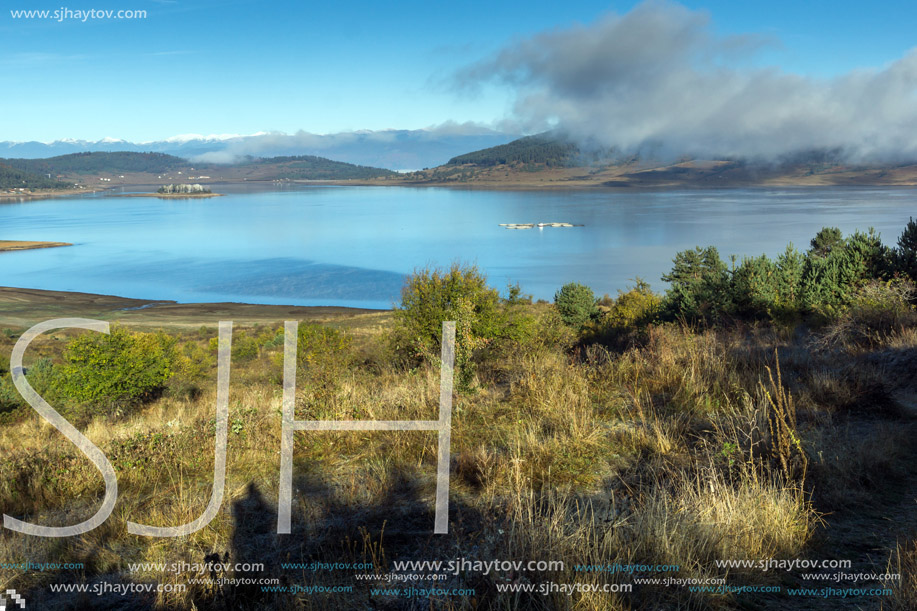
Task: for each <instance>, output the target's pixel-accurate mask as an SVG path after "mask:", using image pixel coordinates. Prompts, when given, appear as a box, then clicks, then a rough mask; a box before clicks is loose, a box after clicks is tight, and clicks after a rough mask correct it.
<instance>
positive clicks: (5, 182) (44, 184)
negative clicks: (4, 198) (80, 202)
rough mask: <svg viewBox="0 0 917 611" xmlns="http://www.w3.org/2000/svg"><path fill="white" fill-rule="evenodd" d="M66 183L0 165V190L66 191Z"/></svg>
mask: <svg viewBox="0 0 917 611" xmlns="http://www.w3.org/2000/svg"><path fill="white" fill-rule="evenodd" d="M71 186H73V185H69V184H67V183H63V182H58V181H56V180H49V179H48V177H47V176H40V175H38V174H32V173H31V172H23V171H22V170H19V169H16V168H11V167H9V166H7V165H3V164H0V189H66V188H67V187H71Z"/></svg>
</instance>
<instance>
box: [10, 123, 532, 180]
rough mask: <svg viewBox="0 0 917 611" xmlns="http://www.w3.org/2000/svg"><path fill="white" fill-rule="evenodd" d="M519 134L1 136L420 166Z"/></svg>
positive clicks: (116, 148) (214, 159)
mask: <svg viewBox="0 0 917 611" xmlns="http://www.w3.org/2000/svg"><path fill="white" fill-rule="evenodd" d="M516 137H517V136H514V135H510V134H504V133H500V132H497V131H493V130H489V129H486V128H479V127H473V126H468V125H458V124H456V125H445V126H440V127H437V128H431V129H418V130H383V131H369V130H363V131H355V132H341V133H336V134H323V135H319V134H311V133H308V132H303V131H300V132H297V133H295V134H284V133H279V132H258V133H255V134H251V135H239V134H212V135H202V134H184V135H180V136H173V137H171V138H166V139H164V140H157V141H152V142H130V141H128V140H120V139H116V138H103V139H101V140H95V141H89V140H73V139H63V140H55V141H53V142H36V141H30V142H10V141H0V157H4V158H19V159H41V158H47V157H56V156H60V155H68V154H72V153H84V152H136V153H166V154H169V155H175V156H177V157H182V158H184V159H188V160H190V161H192V162H196V163H201V164H203V163H233V162H237V161H241V160H243V159H244V158H246V157H262V158H264V157H280V156H302V155H314V156H319V157H325V158H330V159H334V160H336V161H342V162H345V163H351V164H355V165H361V166H371V167H379V168H387V169H390V170H400V171H404V170H419V169H421V168H427V167H434V166H438V165H442V164H445V163H446V162H447V161H449V160H450V159H452V158H453V157H456V156H458V155H462V154H464V153H467V152H468V151H475V150H479V149H485V148H489V147H493V146H497V145H501V144H505V143H507V142H510V141H512V140H513V139H515V138H516Z"/></svg>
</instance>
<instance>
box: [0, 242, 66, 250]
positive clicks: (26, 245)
mask: <svg viewBox="0 0 917 611" xmlns="http://www.w3.org/2000/svg"><path fill="white" fill-rule="evenodd" d="M58 246H73V244H71V243H70V242H36V241H32V240H0V252H15V251H17V250H34V249H37V248H57V247H58Z"/></svg>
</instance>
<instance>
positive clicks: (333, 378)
mask: <svg viewBox="0 0 917 611" xmlns="http://www.w3.org/2000/svg"><path fill="white" fill-rule="evenodd" d="M296 340H297V343H296V369H297V371H296V379H297V381H298V383H299V384H301V385H302V386H304V387H305V386H308V387H309V389H310V391H311V392H312V393H313V394H315V395H322V396H323V397H324V396H326V395H329V394H332V393H333V392H334V391H335V389H337V388H338V386H339V384H340V382H341V381H342V380H343V378H344V375H345V374H346V373H347V371H348V370H349V369H350V367H351V366H352V365H353V363H354V360H355V354H354V350H353V339H352V338H351V337H350V336H349V335H347V334H346V333H344V332H343V331H341V330H339V329H335V328H334V327H329V326H326V325H320V324H317V323H300V325H299V330H298V332H297V338H296ZM276 359H277V361H278V363H282V359H283V354H282V353H278V354H277V357H276ZM313 398H317V397H313Z"/></svg>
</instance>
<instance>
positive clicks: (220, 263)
mask: <svg viewBox="0 0 917 611" xmlns="http://www.w3.org/2000/svg"><path fill="white" fill-rule="evenodd" d="M217 190H220V191H222V192H227V191H226V188H222V187H221V188H219V189H217ZM233 191H234V192H233V193H231V194H229V195H227V196H226V197H219V198H213V199H198V200H159V199H155V198H125V197H112V196H94V197H83V198H75V199H57V200H43V201H34V202H15V203H10V202H8V203H0V239H13V240H48V241H61V242H73V243H74V244H75V246H73V247H69V248H52V249H45V250H33V251H23V252H12V253H2V254H0V285H3V286H18V287H28V288H40V289H53V290H65V291H81V292H88V293H102V294H109V295H121V296H125V297H137V298H144V299H163V300H165V299H169V300H176V301H180V302H212V301H242V302H250V303H272V304H294V305H346V306H359V307H380V308H386V307H391V305H392V304H393V302H397V300H398V294H399V291H400V288H401V285H402V282H403V279H404V275H405V274H409V273H411V272H412V271H413V270H414V269H415V268H418V267H423V266H426V265H440V266H446V265H448V264H449V263H451V262H452V261H456V260H460V261H463V262H471V263H477V264H478V266H479V267H480V268H482V269H483V270H484V271H485V272H486V274H487V276H488V279H489V281H490V283H491V285H493V286H494V287H496V288H499V289H501V290H502V289H504V288H505V287H506V285H507V284H508V283H511V282H512V283H515V282H519V283H520V284H521V285H522V288H523V290H524V292H526V293H530V294H532V295H534V296H535V297H536V298H544V299H551V298H552V297H553V295H554V292H555V291H556V290H557V289H558V288H560V286H561V285H563V284H564V283H566V282H570V281H577V282H581V283H584V284H587V285H589V286H591V287H592V288H593V290H594V291H595V292H596V293H597V294H598V295H601V294H603V293H610V294H612V295H613V294H615V292H616V291H617V290H618V289H624V288H625V287H626V286H627V285H628V284H629V283H630V282H629V280H630V279H633V278H634V277H636V276H641V277H643V278H644V279H646V280H648V281H649V282H650V283H651V284H652V285H653V286H654V288H656V289H657V290H663V289H664V288H665V286H664V283H662V282H661V281H660V279H659V277H660V275H662V274H663V273H664V272H666V271H668V270H669V268H670V267H671V260H672V257H673V256H674V255H675V253H676V252H678V251H679V250H684V249H686V248H692V247H694V246H697V245H708V244H713V245H715V246H717V247H718V248H719V250H720V254H721V255H722V256H723V257H724V259H727V257H728V255H730V254H736V255H740V256H741V255H760V254H761V253H767V254H769V255H776V254H777V253H779V252H780V251H782V250H783V249H784V248H785V246H786V244H787V243H788V242H792V243H794V244H795V245H796V246H797V247H798V248H800V249H805V248H806V247H807V246H808V242H809V240H810V239H811V238H812V236H813V235H815V233H816V232H817V231H818V229H819V228H821V227H823V226H826V225H832V226H838V227H840V228H841V229H842V230H843V231H844V232H845V233H847V232H850V231H853V230H854V229H858V228H859V229H864V230H865V229H866V228H868V227H870V226H873V227H875V228H876V229H877V230H878V231H880V232H881V234H882V237H883V239H884V240H885V242H886V243H888V244H894V242H895V241H896V240H897V237H898V235H900V233H901V230H902V229H903V228H904V225H905V223H907V220H908V217H909V216H911V215H915V214H917V205H915V204H917V189H903V188H883V189H872V188H844V189H833V188H808V189H802V188H800V189H734V190H715V191H713V190H711V191H667V192H666V191H655V192H653V191H634V192H610V191H571V192H508V191H499V192H494V191H465V190H452V189H436V188H420V189H411V188H400V187H317V186H316V187H311V186H310V187H301V188H294V189H291V188H289V187H287V188H284V189H282V190H266V191H265V190H262V191H255V190H245V189H242V188H234V189H233ZM540 221H543V222H550V221H559V222H569V223H575V224H582V225H584V226H583V227H574V228H546V229H543V230H538V229H529V230H508V229H504V228H503V227H500V226H499V224H500V223H525V222H540Z"/></svg>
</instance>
